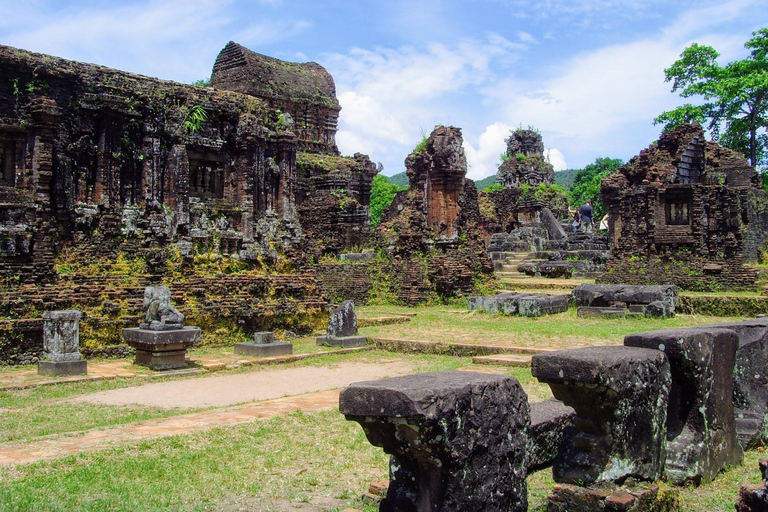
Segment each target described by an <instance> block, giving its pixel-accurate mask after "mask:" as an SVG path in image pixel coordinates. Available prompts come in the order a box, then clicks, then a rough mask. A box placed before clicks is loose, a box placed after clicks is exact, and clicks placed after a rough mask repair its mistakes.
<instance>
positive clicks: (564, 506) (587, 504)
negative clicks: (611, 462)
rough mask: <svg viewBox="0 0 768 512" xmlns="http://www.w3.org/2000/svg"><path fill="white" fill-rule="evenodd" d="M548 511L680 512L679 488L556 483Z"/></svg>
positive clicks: (549, 498) (548, 504)
mask: <svg viewBox="0 0 768 512" xmlns="http://www.w3.org/2000/svg"><path fill="white" fill-rule="evenodd" d="M546 510H547V512H679V511H680V503H679V500H678V496H677V491H675V490H673V489H669V488H667V487H664V486H659V485H655V484H653V485H647V486H641V485H624V486H617V485H614V484H605V485H602V486H595V487H579V486H577V485H567V484H555V487H554V488H553V489H552V494H550V495H549V497H548V498H547V509H546Z"/></svg>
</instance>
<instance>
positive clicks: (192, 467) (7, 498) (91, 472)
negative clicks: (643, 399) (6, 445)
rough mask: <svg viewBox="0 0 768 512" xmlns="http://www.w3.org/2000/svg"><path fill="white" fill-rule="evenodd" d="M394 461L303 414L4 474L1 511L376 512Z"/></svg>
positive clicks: (540, 478) (735, 477)
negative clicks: (298, 507) (372, 496)
mask: <svg viewBox="0 0 768 512" xmlns="http://www.w3.org/2000/svg"><path fill="white" fill-rule="evenodd" d="M763 453H764V452H757V451H751V452H748V453H747V454H746V456H745V463H744V464H743V465H741V466H739V467H736V468H731V469H729V470H727V471H725V472H723V473H722V474H721V475H720V476H719V477H718V478H717V479H716V480H715V481H714V482H712V483H709V484H705V485H702V486H701V487H698V488H693V487H688V488H682V489H681V491H680V497H681V501H682V505H683V506H682V510H685V511H686V512H719V511H723V512H725V511H731V510H733V504H734V503H735V501H736V499H737V495H738V489H739V486H740V485H741V484H743V483H757V482H758V481H759V473H758V471H757V459H758V458H759V457H760V456H761V455H763ZM387 461H388V458H387V456H386V455H385V454H384V453H383V452H382V451H381V450H380V449H379V448H376V447H373V446H371V445H370V444H369V443H368V441H367V440H366V438H365V436H364V434H363V432H362V429H361V428H360V427H359V425H358V424H356V423H354V422H349V421H345V420H344V418H343V417H342V416H341V415H340V414H339V413H338V411H337V410H334V411H326V412H321V413H312V414H304V413H301V412H296V413H291V414H287V415H284V416H280V417H277V418H273V419H270V420H265V421H259V422H254V423H251V424H247V425H242V426H238V427H233V428H217V429H212V430H208V431H204V432H198V433H193V434H188V435H183V436H172V437H167V438H162V439H156V440H149V441H141V442H139V443H136V444H135V445H132V446H128V447H121V448H115V449H110V450H104V451H100V452H90V453H83V454H80V455H76V456H69V457H63V458H60V459H57V460H52V461H43V462H39V463H35V464H28V465H23V466H18V467H15V468H11V469H4V470H3V471H2V472H0V511H33V510H50V511H59V510H60V511H86V510H110V511H133V510H148V511H203V510H238V509H245V510H254V509H255V510H270V509H271V510H284V508H281V504H282V505H283V506H285V504H299V503H316V502H322V503H325V504H326V507H327V508H325V507H324V508H323V510H342V509H344V508H346V507H356V508H362V509H363V510H364V511H365V512H373V511H374V510H377V507H376V506H375V505H373V504H365V503H363V502H361V501H360V500H359V499H358V497H359V496H360V495H362V494H363V493H364V492H365V491H366V489H367V486H368V484H369V483H370V482H372V481H376V480H379V479H381V478H385V477H386V476H387V466H388V464H387ZM552 485H553V482H552V479H551V471H549V470H544V471H540V472H538V473H535V474H533V475H531V476H530V477H529V478H528V493H529V504H530V506H529V510H531V511H533V512H535V511H538V512H542V511H543V510H544V508H543V507H544V503H545V502H546V496H547V495H548V493H549V492H550V490H551V488H552ZM239 507H242V508H239ZM311 510H313V509H311Z"/></svg>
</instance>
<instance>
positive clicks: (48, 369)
mask: <svg viewBox="0 0 768 512" xmlns="http://www.w3.org/2000/svg"><path fill="white" fill-rule="evenodd" d="M37 374H38V375H53V376H58V375H87V374H88V361H86V360H85V359H80V360H79V361H40V362H39V363H37Z"/></svg>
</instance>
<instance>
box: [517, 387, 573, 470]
mask: <svg viewBox="0 0 768 512" xmlns="http://www.w3.org/2000/svg"><path fill="white" fill-rule="evenodd" d="M575 417H576V412H575V411H574V410H573V408H572V407H568V406H567V405H565V404H564V403H563V402H561V401H560V400H555V399H554V398H553V399H551V400H545V401H543V402H534V403H532V404H531V427H530V429H529V430H528V474H531V473H532V472H534V471H537V470H539V469H543V468H545V467H548V466H551V465H552V463H553V462H554V460H555V457H557V450H558V448H559V446H560V442H561V441H562V438H563V431H564V430H565V429H566V428H567V427H570V426H571V424H572V423H573V419H574V418H575Z"/></svg>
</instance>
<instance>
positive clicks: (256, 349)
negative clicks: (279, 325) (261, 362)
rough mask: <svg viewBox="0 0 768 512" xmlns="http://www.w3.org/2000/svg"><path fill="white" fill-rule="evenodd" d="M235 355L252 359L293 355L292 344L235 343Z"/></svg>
mask: <svg viewBox="0 0 768 512" xmlns="http://www.w3.org/2000/svg"><path fill="white" fill-rule="evenodd" d="M235 354H243V355H247V356H254V357H277V356H285V355H289V354H293V343H288V342H274V343H236V344H235Z"/></svg>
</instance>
